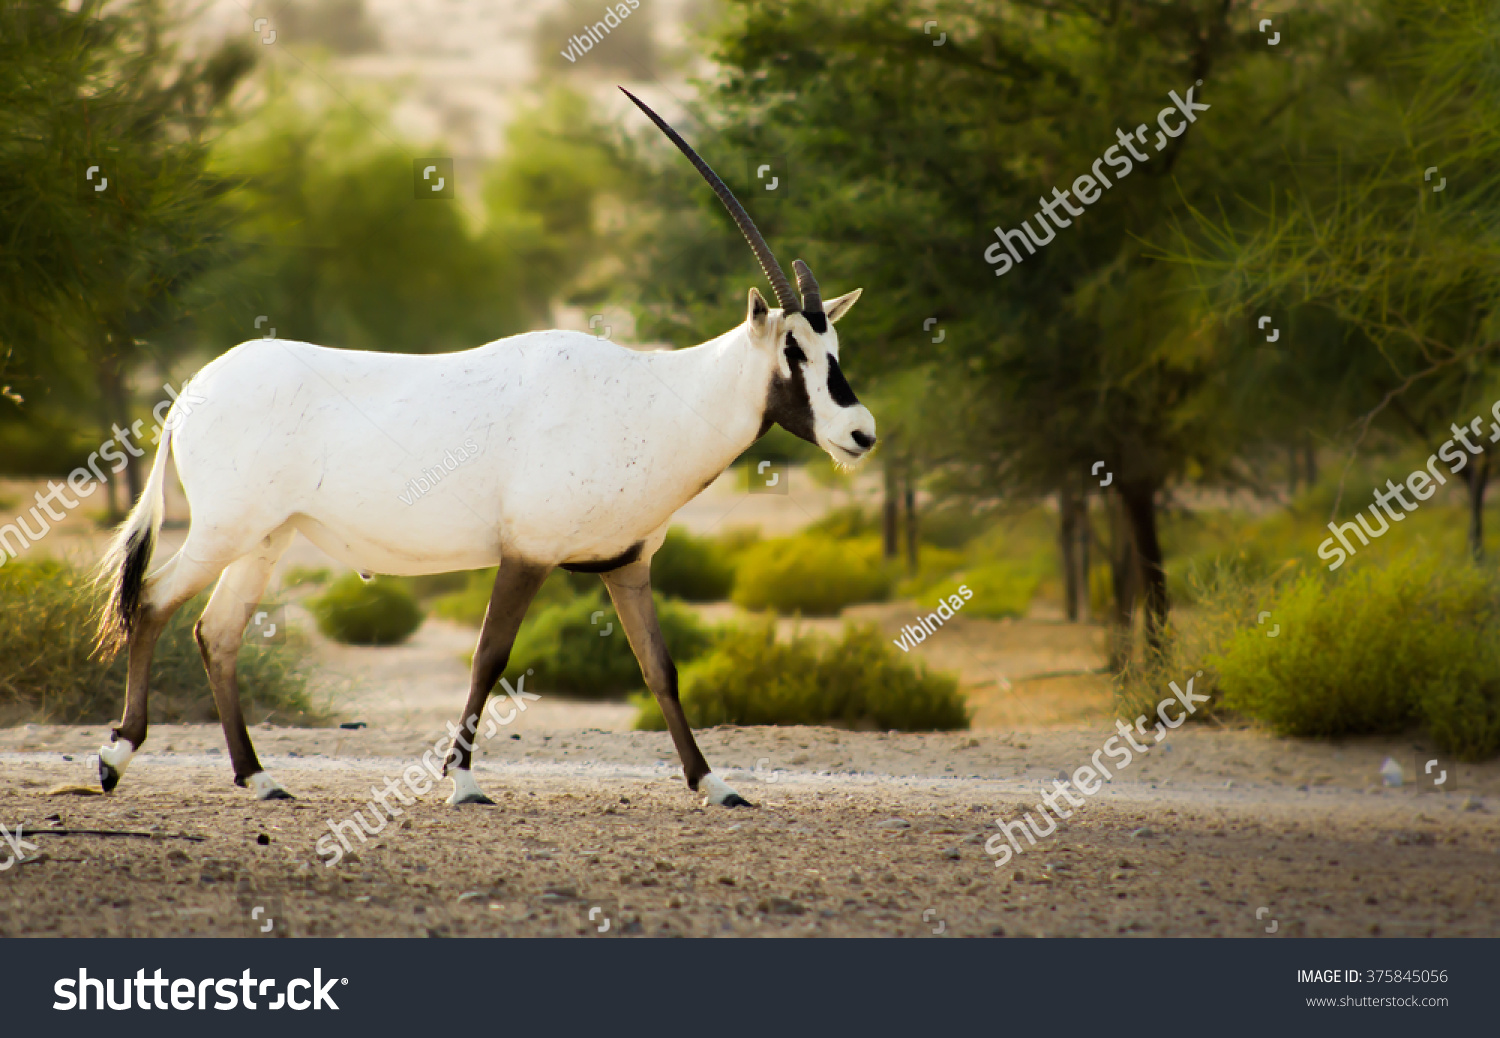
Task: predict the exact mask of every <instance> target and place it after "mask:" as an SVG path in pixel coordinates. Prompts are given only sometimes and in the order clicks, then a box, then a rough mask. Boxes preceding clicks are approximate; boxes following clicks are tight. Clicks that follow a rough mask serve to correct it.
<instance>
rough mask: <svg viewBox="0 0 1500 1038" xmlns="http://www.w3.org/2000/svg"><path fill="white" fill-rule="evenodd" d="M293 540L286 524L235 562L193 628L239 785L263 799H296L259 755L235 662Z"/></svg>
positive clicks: (236, 781)
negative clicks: (252, 617) (247, 723)
mask: <svg viewBox="0 0 1500 1038" xmlns="http://www.w3.org/2000/svg"><path fill="white" fill-rule="evenodd" d="M291 539H292V527H291V526H290V525H287V526H283V527H281V528H280V529H278V530H276V531H275V532H273V533H271V534H269V535H268V536H266V537H264V538H263V539H261V540H260V541H259V542H258V543H257V544H256V546H255V547H254V548H253V549H252V550H251V551H250V552H249V553H248V554H246V555H243V556H241V557H240V558H238V559H236V560H235V561H234V562H232V563H230V564H229V566H228V567H226V568H225V570H224V575H223V576H221V577H220V578H219V583H218V585H217V586H216V587H215V588H214V593H213V594H212V595H210V596H209V599H208V608H206V609H204V610H203V615H202V616H201V617H199V619H198V624H197V626H196V627H194V628H193V634H194V636H195V637H196V638H197V639H198V651H199V653H200V654H201V655H202V656H203V666H204V669H206V670H207V671H208V683H209V685H210V687H212V689H213V693H214V705H215V706H217V707H218V710H219V723H220V724H221V725H222V726H223V728H224V741H225V742H226V743H227V744H228V747H229V760H230V763H231V764H232V765H233V766H234V784H235V785H237V786H248V787H249V788H250V789H251V790H252V791H253V792H254V793H255V796H256V798H257V799H259V800H290V799H291V798H292V797H291V794H290V793H288V792H287V791H286V790H284V789H282V788H281V786H280V784H279V783H277V782H276V780H275V779H273V778H272V777H271V776H270V775H269V774H267V773H266V771H265V770H264V769H263V768H262V767H261V766H260V760H259V759H258V758H257V757H256V755H255V747H254V745H253V744H252V743H251V742H250V733H249V731H247V730H246V728H245V717H244V714H243V713H242V712H241V710H240V687H239V678H238V676H237V674H236V668H235V661H236V658H237V657H238V655H239V651H240V643H241V642H242V641H243V639H244V635H245V625H246V624H247V623H248V622H249V620H250V614H251V613H252V612H253V611H254V609H255V607H256V605H257V604H259V602H260V600H261V596H262V595H264V594H265V590H266V584H267V583H268V582H269V581H270V579H271V570H272V569H273V568H274V567H275V566H276V561H277V560H278V559H279V558H281V554H282V552H284V551H286V548H287V545H288V544H289V543H291Z"/></svg>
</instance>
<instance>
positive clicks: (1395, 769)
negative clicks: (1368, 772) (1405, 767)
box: [1380, 757, 1405, 789]
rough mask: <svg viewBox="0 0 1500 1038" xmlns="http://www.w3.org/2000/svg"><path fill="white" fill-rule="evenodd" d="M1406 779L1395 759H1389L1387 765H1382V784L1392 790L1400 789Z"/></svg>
mask: <svg viewBox="0 0 1500 1038" xmlns="http://www.w3.org/2000/svg"><path fill="white" fill-rule="evenodd" d="M1404 777H1405V776H1403V775H1402V774H1401V765H1400V764H1397V763H1396V760H1395V758H1393V757H1387V758H1386V759H1385V763H1384V764H1382V765H1380V781H1381V784H1383V785H1385V786H1387V787H1389V788H1391V789H1400V788H1401V782H1402V779H1403V778H1404Z"/></svg>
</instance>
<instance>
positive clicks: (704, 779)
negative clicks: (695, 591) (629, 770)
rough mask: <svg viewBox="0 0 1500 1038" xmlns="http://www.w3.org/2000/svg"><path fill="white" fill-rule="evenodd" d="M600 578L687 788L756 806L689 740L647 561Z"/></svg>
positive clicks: (726, 802)
mask: <svg viewBox="0 0 1500 1038" xmlns="http://www.w3.org/2000/svg"><path fill="white" fill-rule="evenodd" d="M601 576H603V578H604V586H605V587H606V588H608V589H609V597H610V600H611V601H612V602H614V604H615V612H617V613H619V614H620V623H621V624H622V625H623V626H624V628H625V637H626V638H628V639H629V640H630V648H631V649H632V650H633V651H634V652H635V658H636V660H637V661H638V662H639V663H640V665H641V674H642V675H643V676H644V677H645V679H646V687H647V688H649V689H650V690H651V694H652V695H653V696H655V697H656V702H657V705H658V706H660V707H661V712H662V716H664V717H665V718H666V719H667V730H668V731H669V732H671V733H672V743H673V745H675V746H676V747H677V756H678V758H679V759H680V760H681V761H682V771H683V774H684V775H685V776H686V777H687V784H688V788H689V789H692V790H695V791H696V790H698V788H699V787H700V786H701V787H702V791H703V792H704V793H705V794H706V795H707V796H708V799H709V800H710V801H712V802H713V803H715V804H721V805H723V806H724V807H754V806H755V805H753V804H751V803H750V801H748V800H746V799H745V798H744V797H742V796H740V795H739V794H738V793H736V792H735V791H734V790H733V789H732V788H730V786H729V783H727V782H725V781H724V780H723V779H721V778H719V776H717V775H715V774H713V772H712V771H711V770H710V769H709V767H708V761H707V760H705V759H704V757H703V751H701V750H699V749H698V743H697V741H696V740H695V739H694V738H693V730H692V728H690V727H689V726H688V722H687V715H686V714H684V713H683V712H682V703H681V702H680V701H679V700H678V698H677V665H676V664H675V663H673V662H672V656H671V654H670V653H669V652H668V651H667V642H666V639H665V638H663V637H662V633H661V624H660V623H659V622H658V621H657V618H656V603H655V602H654V601H652V599H651V565H650V562H649V561H642V562H632V563H631V564H630V565H628V566H622V567H621V568H619V569H617V570H612V571H610V572H609V573H604V574H601Z"/></svg>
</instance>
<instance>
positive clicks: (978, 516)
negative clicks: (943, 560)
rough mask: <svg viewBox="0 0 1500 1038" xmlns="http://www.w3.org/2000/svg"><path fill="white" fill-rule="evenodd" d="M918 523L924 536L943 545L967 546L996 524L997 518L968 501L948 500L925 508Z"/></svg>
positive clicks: (929, 540) (953, 547)
mask: <svg viewBox="0 0 1500 1038" xmlns="http://www.w3.org/2000/svg"><path fill="white" fill-rule="evenodd" d="M919 518H920V523H919V524H918V530H919V536H920V538H921V539H922V540H923V541H924V542H926V543H928V544H932V545H935V546H937V547H939V548H949V549H958V548H962V547H964V546H965V545H967V544H968V543H969V542H970V541H972V540H974V539H975V538H976V537H978V536H979V535H980V534H982V533H984V532H985V531H986V530H988V529H989V528H990V527H991V526H993V525H994V523H995V517H994V516H993V515H990V514H986V513H985V512H982V511H979V510H977V509H976V508H975V507H974V506H973V505H972V504H970V503H969V502H967V501H961V500H955V501H944V502H943V503H941V504H936V505H934V506H932V507H931V508H928V509H925V510H924V511H923V512H922V513H921V516H920V517H919Z"/></svg>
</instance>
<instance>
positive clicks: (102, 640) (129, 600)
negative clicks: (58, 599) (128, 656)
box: [95, 523, 156, 659]
mask: <svg viewBox="0 0 1500 1038" xmlns="http://www.w3.org/2000/svg"><path fill="white" fill-rule="evenodd" d="M155 550H156V532H155V531H154V530H153V529H152V528H151V525H150V524H149V523H147V524H145V525H143V526H140V527H138V528H137V529H135V530H133V531H131V533H130V538H129V540H127V541H126V542H125V543H124V545H123V546H121V547H120V548H118V549H117V550H116V551H114V552H111V554H110V556H109V557H108V558H106V560H105V564H104V568H103V571H102V573H101V580H102V581H104V580H107V581H108V582H109V584H110V591H109V599H108V600H107V601H106V602H105V603H104V609H103V611H102V612H101V614H100V616H99V632H98V635H97V637H96V639H95V648H96V651H97V652H99V654H100V655H102V656H103V657H104V658H105V659H109V658H111V657H113V656H114V655H115V653H117V652H119V651H120V650H121V649H122V648H124V647H125V645H126V643H127V642H129V640H130V635H131V632H133V631H134V630H135V625H136V620H137V619H138V618H139V617H140V612H141V591H142V589H143V588H144V587H145V585H146V570H147V568H148V567H149V566H150V565H151V555H152V553H153V552H154V551H155Z"/></svg>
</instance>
